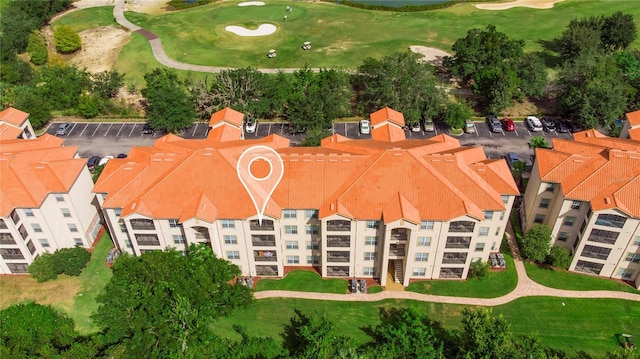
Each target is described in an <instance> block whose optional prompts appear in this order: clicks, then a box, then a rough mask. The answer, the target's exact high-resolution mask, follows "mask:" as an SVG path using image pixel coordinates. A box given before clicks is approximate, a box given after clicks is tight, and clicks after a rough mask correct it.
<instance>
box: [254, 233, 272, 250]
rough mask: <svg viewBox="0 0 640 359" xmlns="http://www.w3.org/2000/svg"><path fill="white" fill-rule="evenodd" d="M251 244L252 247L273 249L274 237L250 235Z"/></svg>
mask: <svg viewBox="0 0 640 359" xmlns="http://www.w3.org/2000/svg"><path fill="white" fill-rule="evenodd" d="M251 244H253V246H254V247H275V246H276V237H275V236H274V235H255V234H254V235H251Z"/></svg>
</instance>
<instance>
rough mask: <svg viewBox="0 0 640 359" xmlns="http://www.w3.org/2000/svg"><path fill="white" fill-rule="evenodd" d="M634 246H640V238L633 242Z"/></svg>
mask: <svg viewBox="0 0 640 359" xmlns="http://www.w3.org/2000/svg"><path fill="white" fill-rule="evenodd" d="M633 245H634V246H640V236H637V237H636V240H635V241H634V242H633Z"/></svg>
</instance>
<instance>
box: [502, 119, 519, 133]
mask: <svg viewBox="0 0 640 359" xmlns="http://www.w3.org/2000/svg"><path fill="white" fill-rule="evenodd" d="M502 129H503V130H505V131H515V130H516V124H515V123H513V121H512V120H511V119H510V118H508V117H505V118H504V119H503V120H502Z"/></svg>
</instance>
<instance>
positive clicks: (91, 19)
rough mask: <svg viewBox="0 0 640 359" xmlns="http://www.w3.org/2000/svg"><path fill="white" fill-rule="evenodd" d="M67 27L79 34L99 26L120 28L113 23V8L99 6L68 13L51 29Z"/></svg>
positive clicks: (55, 22)
mask: <svg viewBox="0 0 640 359" xmlns="http://www.w3.org/2000/svg"><path fill="white" fill-rule="evenodd" d="M60 25H69V26H70V27H71V28H72V29H73V30H75V31H77V32H80V31H84V30H87V29H93V28H95V27H100V26H109V25H113V26H120V25H118V23H116V22H115V21H113V6H100V7H95V8H89V9H82V10H78V11H73V12H70V13H68V14H66V15H64V16H62V17H60V18H58V19H56V21H54V22H53V27H54V28H55V27H56V26H60Z"/></svg>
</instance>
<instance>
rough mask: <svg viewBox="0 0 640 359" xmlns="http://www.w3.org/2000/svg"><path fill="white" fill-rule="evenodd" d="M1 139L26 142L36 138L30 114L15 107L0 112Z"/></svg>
mask: <svg viewBox="0 0 640 359" xmlns="http://www.w3.org/2000/svg"><path fill="white" fill-rule="evenodd" d="M0 138H2V139H17V138H22V139H25V140H29V139H34V138H36V135H35V132H33V127H31V122H30V121H29V114H28V113H26V112H23V111H20V110H18V109H15V108H13V107H9V108H6V109H4V110H2V111H0Z"/></svg>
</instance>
